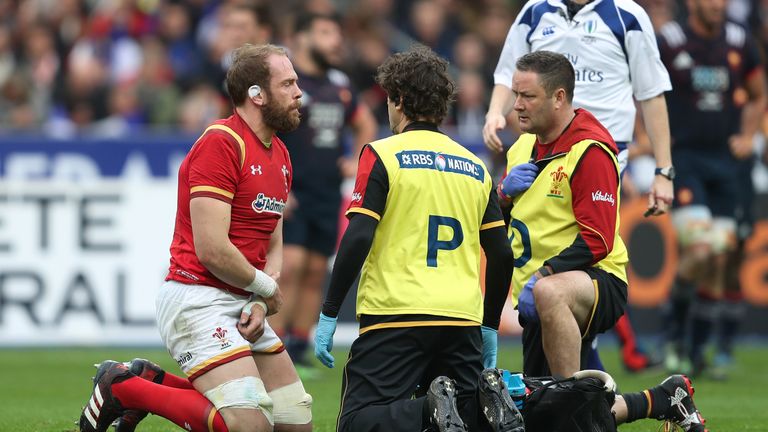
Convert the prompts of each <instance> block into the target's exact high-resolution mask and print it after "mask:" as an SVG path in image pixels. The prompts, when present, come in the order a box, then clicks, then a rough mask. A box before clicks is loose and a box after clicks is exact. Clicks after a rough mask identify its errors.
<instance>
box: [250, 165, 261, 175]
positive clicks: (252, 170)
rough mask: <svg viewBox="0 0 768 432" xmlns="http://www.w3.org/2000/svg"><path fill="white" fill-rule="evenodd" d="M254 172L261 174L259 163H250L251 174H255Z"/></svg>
mask: <svg viewBox="0 0 768 432" xmlns="http://www.w3.org/2000/svg"><path fill="white" fill-rule="evenodd" d="M256 173H259V175H261V165H251V175H256Z"/></svg>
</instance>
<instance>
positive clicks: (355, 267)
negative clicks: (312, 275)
mask: <svg viewBox="0 0 768 432" xmlns="http://www.w3.org/2000/svg"><path fill="white" fill-rule="evenodd" d="M349 217H350V219H349V226H348V227H347V230H346V231H345V232H344V237H342V239H341V244H340V245H339V252H338V253H337V254H336V261H335V263H334V264H333V271H332V272H331V284H330V286H329V288H328V294H327V295H326V296H325V302H324V303H323V315H325V316H328V317H332V318H333V317H336V316H338V315H339V309H341V304H342V303H343V302H344V298H345V297H346V296H347V292H348V291H349V288H350V287H351V286H352V283H353V282H354V281H355V278H356V277H357V275H358V274H359V273H360V269H361V268H362V267H363V263H364V262H365V258H366V257H367V256H368V252H369V251H370V250H371V244H373V235H374V233H375V232H376V226H377V225H378V224H379V221H378V220H376V219H375V218H373V217H371V216H368V215H365V214H356V213H353V214H350V215H349Z"/></svg>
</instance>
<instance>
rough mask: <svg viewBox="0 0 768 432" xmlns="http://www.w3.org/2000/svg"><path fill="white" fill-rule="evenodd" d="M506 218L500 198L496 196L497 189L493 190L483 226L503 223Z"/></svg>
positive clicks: (486, 207)
mask: <svg viewBox="0 0 768 432" xmlns="http://www.w3.org/2000/svg"><path fill="white" fill-rule="evenodd" d="M503 220H504V216H503V215H502V214H501V207H500V206H499V196H498V195H497V194H496V188H492V189H491V193H490V195H489V196H488V204H487V205H486V206H485V213H484V214H483V222H482V223H481V224H480V225H481V228H480V229H481V230H482V229H483V228H482V227H483V226H486V225H488V224H493V223H494V222H498V221H503Z"/></svg>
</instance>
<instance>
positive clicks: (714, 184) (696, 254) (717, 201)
mask: <svg viewBox="0 0 768 432" xmlns="http://www.w3.org/2000/svg"><path fill="white" fill-rule="evenodd" d="M727 3H728V2H727V0H687V1H686V6H687V11H688V18H687V20H685V21H681V22H679V23H678V22H670V23H668V24H666V25H664V26H663V27H662V28H661V31H660V35H659V43H660V51H661V58H662V60H663V61H664V63H665V64H666V65H667V68H668V70H669V71H670V76H671V78H672V82H673V91H672V92H670V93H669V95H668V100H669V106H670V111H669V112H670V125H671V127H672V137H673V140H674V152H673V154H672V156H673V160H674V164H675V166H676V168H677V170H678V177H677V180H676V181H675V210H674V211H673V214H672V217H673V222H674V223H675V228H676V230H677V233H678V241H679V242H680V247H681V252H680V264H679V266H678V271H677V278H676V281H675V285H674V287H673V290H672V294H671V299H670V307H669V313H668V317H667V323H666V326H665V328H666V329H667V330H668V342H669V344H670V346H669V350H668V353H667V367H668V368H669V369H674V370H686V371H688V369H690V368H692V370H690V372H692V373H693V374H698V373H700V372H702V371H703V370H704V368H705V367H706V366H707V363H708V362H707V360H706V359H705V357H704V349H705V347H706V344H707V342H708V339H709V336H710V334H711V333H712V331H713V329H714V326H715V324H716V323H717V322H718V321H719V322H720V327H721V331H722V332H723V334H722V338H721V341H720V343H719V344H718V353H717V356H716V366H719V367H720V369H721V370H725V369H726V368H727V367H728V366H729V365H730V363H731V361H732V360H731V349H730V345H731V341H732V340H733V337H734V335H735V333H736V330H737V328H738V324H739V322H740V319H741V316H743V312H742V305H741V301H740V300H741V295H740V292H739V285H738V268H739V266H740V261H741V248H742V246H743V242H744V240H745V239H746V238H747V237H748V236H749V234H750V231H751V222H752V221H751V199H752V193H753V192H752V184H751V172H752V166H753V164H754V158H753V143H754V137H755V134H756V133H757V131H758V128H759V124H760V120H761V118H762V117H763V116H764V115H765V109H766V85H765V74H764V66H763V62H762V60H761V57H760V54H759V51H758V46H757V44H756V43H755V40H754V39H753V38H752V37H750V33H749V32H748V31H747V30H746V29H745V28H744V27H743V26H741V25H739V24H736V23H735V22H732V21H729V20H727V19H726V5H727ZM731 273H733V274H731ZM694 299H695V306H694V307H693V309H692V310H690V311H689V309H690V305H691V303H692V302H693V301H694ZM688 320H690V340H688V339H687V338H686V336H687V332H686V325H687V324H688ZM689 361H690V364H689V363H688V362H689ZM720 375H721V377H722V376H723V375H722V373H721V374H720Z"/></svg>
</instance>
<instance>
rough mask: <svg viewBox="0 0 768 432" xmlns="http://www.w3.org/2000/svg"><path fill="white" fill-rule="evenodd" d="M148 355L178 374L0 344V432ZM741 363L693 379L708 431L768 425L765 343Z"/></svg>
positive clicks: (59, 426)
mask: <svg viewBox="0 0 768 432" xmlns="http://www.w3.org/2000/svg"><path fill="white" fill-rule="evenodd" d="M333 354H334V355H335V356H336V359H337V363H336V364H337V367H336V368H335V369H332V370H329V369H324V368H323V369H319V371H320V372H319V373H318V375H317V376H316V377H314V378H312V379H307V380H305V383H304V384H305V386H306V388H307V390H308V391H309V392H310V393H311V394H312V396H313V397H314V400H315V404H314V408H313V414H314V425H315V428H314V430H315V431H318V432H331V431H334V430H335V423H336V415H337V413H338V408H339V395H340V390H339V389H340V383H341V379H340V374H341V369H342V365H343V359H344V356H345V355H346V352H345V351H343V350H335V351H334V352H333ZM134 357H146V358H149V359H152V360H154V361H156V362H157V363H159V364H161V365H162V366H163V367H165V368H167V370H168V371H170V372H172V373H177V374H178V373H179V369H178V367H177V366H176V364H175V363H174V361H173V360H172V359H171V358H170V357H169V356H168V354H167V352H166V351H165V350H161V349H151V350H148V349H23V350H22V349H2V350H0V384H2V385H1V386H0V388H2V392H1V393H0V431H3V432H5V431H9V432H11V431H13V432H15V431H25V432H26V431H55V432H63V431H73V430H76V427H75V425H74V423H75V420H76V419H77V418H78V416H79V414H80V409H81V407H82V406H83V405H84V404H85V403H86V402H87V399H88V397H89V395H90V392H91V384H90V383H91V381H90V378H91V376H92V375H93V373H94V371H95V369H94V368H93V367H92V366H91V365H92V364H93V363H94V362H99V361H100V360H102V359H114V360H130V359H131V358H134ZM521 358H522V357H521V354H520V350H519V348H518V346H517V343H510V344H508V346H504V347H502V349H501V355H500V362H499V363H500V364H499V366H500V367H503V368H507V369H511V370H518V369H520V366H521ZM603 359H604V361H605V362H606V366H607V367H608V369H609V371H610V372H612V374H613V376H614V378H616V381H617V382H618V383H619V386H620V389H621V390H622V391H635V390H639V389H643V388H646V387H648V386H652V385H655V384H656V383H658V382H660V381H661V380H662V379H663V378H664V377H665V374H664V372H661V371H658V372H645V373H641V374H629V373H626V372H624V371H623V370H622V369H621V368H620V367H619V366H618V355H617V353H616V351H615V349H612V348H608V349H606V350H604V352H603ZM736 360H737V364H738V368H737V369H736V370H735V371H734V372H733V374H732V376H731V379H730V380H729V381H726V382H717V381H712V380H708V379H706V378H700V379H697V380H694V385H695V388H696V397H695V400H696V403H697V405H698V407H699V409H700V410H701V411H702V413H703V414H704V416H705V417H706V418H707V426H708V427H709V429H710V430H711V431H713V432H735V431H768V396H766V395H767V394H768V393H766V390H765V389H766V388H768V372H766V368H765V365H766V364H768V348H767V347H764V346H763V347H754V346H742V347H739V349H738V351H737V353H736ZM659 424H660V423H659V422H656V421H653V420H642V421H638V422H635V423H632V424H629V425H624V426H621V427H620V428H619V430H621V431H649V432H654V431H656V430H657V429H658V425H659ZM138 430H139V431H177V430H181V429H179V428H177V427H176V426H174V425H172V424H171V423H169V422H167V421H165V420H164V419H162V418H159V417H155V416H149V417H148V418H147V419H146V420H144V421H143V422H142V423H141V425H140V426H139V428H138Z"/></svg>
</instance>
